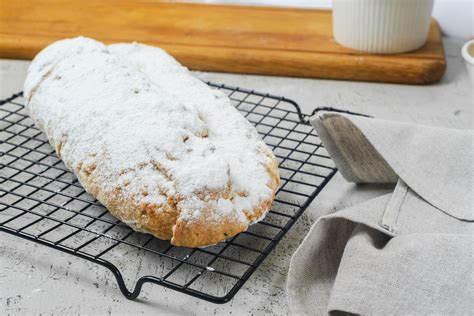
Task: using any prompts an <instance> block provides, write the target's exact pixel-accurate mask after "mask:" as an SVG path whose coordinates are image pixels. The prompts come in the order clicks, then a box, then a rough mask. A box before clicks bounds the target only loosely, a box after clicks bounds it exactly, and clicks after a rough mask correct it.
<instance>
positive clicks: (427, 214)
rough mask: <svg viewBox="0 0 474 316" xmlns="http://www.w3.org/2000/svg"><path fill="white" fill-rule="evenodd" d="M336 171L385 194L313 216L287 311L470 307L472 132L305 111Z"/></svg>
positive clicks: (297, 258)
mask: <svg viewBox="0 0 474 316" xmlns="http://www.w3.org/2000/svg"><path fill="white" fill-rule="evenodd" d="M312 124H313V126H314V127H315V128H316V130H317V132H318V135H319V136H320V138H321V140H322V142H323V144H324V145H325V147H326V149H327V150H328V152H329V154H330V155H331V157H332V158H333V160H334V161H335V163H336V166H337V167H338V168H339V170H340V172H341V174H342V175H343V176H344V177H345V178H346V179H347V180H348V181H351V182H356V183H395V182H396V183H397V185H396V187H395V190H394V192H393V193H391V194H388V195H384V196H382V197H379V198H376V199H373V200H370V201H368V202H365V203H363V204H361V205H357V206H354V207H351V208H348V209H345V210H342V211H339V212H336V213H334V214H330V215H327V216H324V217H321V218H320V219H319V220H318V221H317V222H316V223H315V224H314V226H313V227H312V228H311V230H310V232H309V233H308V235H307V236H306V238H305V240H304V241H303V243H302V244H301V245H300V247H299V248H298V250H297V251H296V252H295V254H294V255H293V258H292V260H291V264H290V271H289V274H288V285H287V294H288V303H289V307H290V311H291V312H292V313H293V314H295V315H296V314H326V313H328V312H336V311H338V312H349V313H355V314H381V313H384V314H387V313H388V314H414V313H415V314H433V313H437V314H453V313H455V314H469V313H472V311H473V310H474V306H473V303H472V302H473V298H474V296H473V295H474V289H473V280H472V276H473V260H472V259H473V257H472V256H473V231H472V229H473V226H472V225H473V220H474V212H473V197H472V191H473V173H474V172H473V151H474V149H473V147H474V133H473V131H462V130H454V129H446V128H434V127H427V126H421V125H410V124H405V123H398V122H390V121H383V120H377V119H371V118H365V117H358V116H350V115H342V114H335V113H324V114H322V115H318V116H315V117H313V118H312Z"/></svg>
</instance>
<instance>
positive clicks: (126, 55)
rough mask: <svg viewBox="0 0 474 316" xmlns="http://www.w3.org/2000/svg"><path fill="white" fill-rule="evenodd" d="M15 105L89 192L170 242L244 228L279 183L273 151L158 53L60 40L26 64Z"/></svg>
mask: <svg viewBox="0 0 474 316" xmlns="http://www.w3.org/2000/svg"><path fill="white" fill-rule="evenodd" d="M24 97H25V100H26V108H27V110H28V113H29V115H30V116H31V118H32V119H33V121H34V123H35V125H36V126H37V127H38V128H39V129H40V130H41V131H43V132H44V133H45V134H46V136H47V138H48V140H49V142H50V143H51V145H52V146H53V147H54V149H55V150H56V153H57V155H58V157H59V158H60V159H61V160H62V161H63V162H64V164H65V165H66V167H67V168H68V169H69V170H71V171H73V172H74V174H75V175H76V176H77V178H78V179H79V181H80V183H81V184H82V186H83V187H84V188H85V190H86V191H87V192H88V193H90V194H91V195H92V196H94V197H95V198H97V200H98V201H100V202H101V203H102V204H103V205H104V206H105V207H106V208H107V209H108V210H109V211H110V212H111V214H112V215H114V216H115V217H117V218H118V219H120V220H121V221H122V222H123V223H125V224H127V225H128V226H130V227H131V228H133V229H134V230H136V231H140V232H145V233H150V234H152V235H154V236H156V237H158V238H160V239H164V240H170V241H171V243H172V244H173V245H176V246H186V247H201V246H207V245H212V244H216V243H218V242H220V241H223V240H225V239H228V238H230V237H232V236H235V235H236V234H238V233H240V232H242V231H245V230H246V229H247V228H248V226H249V225H250V224H253V223H255V222H257V221H259V220H261V219H262V218H263V217H264V216H265V214H266V213H267V212H268V210H269V209H270V206H271V203H272V201H273V199H274V196H275V192H276V190H277V189H278V186H279V184H280V178H279V174H278V168H277V161H276V159H275V157H274V155H273V153H272V151H271V150H270V149H269V148H268V147H267V146H266V145H265V143H264V142H263V141H262V140H261V139H260V137H259V135H258V133H257V131H256V129H255V128H254V127H253V126H252V125H251V124H250V123H249V122H248V121H247V120H246V119H245V118H244V117H243V116H242V115H241V114H240V113H239V112H238V111H237V110H236V109H235V107H234V106H232V104H231V102H230V100H229V98H228V97H227V96H226V95H225V94H224V93H222V92H220V91H217V90H213V89H211V88H210V87H209V86H208V85H206V84H205V83H203V82H201V81H200V80H199V79H197V78H195V77H193V76H192V75H191V74H190V73H189V71H188V70H187V69H186V68H185V67H183V66H181V65H180V64H179V63H178V62H177V61H176V60H175V59H174V58H173V57H171V56H170V55H168V54H167V53H166V52H165V51H163V50H162V49H159V48H156V47H151V46H146V45H141V44H114V45H109V46H106V45H104V44H102V43H100V42H98V41H95V40H93V39H90V38H84V37H78V38H73V39H66V40H62V41H58V42H56V43H53V44H52V45H50V46H48V47H47V48H45V49H44V50H43V51H41V52H40V53H39V54H38V55H37V56H36V57H35V59H34V60H33V62H32V64H31V65H30V67H29V69H28V75H27V78H26V81H25V85H24Z"/></svg>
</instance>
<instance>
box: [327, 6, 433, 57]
mask: <svg viewBox="0 0 474 316" xmlns="http://www.w3.org/2000/svg"><path fill="white" fill-rule="evenodd" d="M433 2H434V0H333V33H334V39H335V40H336V42H338V43H339V44H341V45H343V46H346V47H349V48H352V49H356V50H360V51H365V52H369V53H384V54H393V53H402V52H408V51H413V50H416V49H418V48H420V47H421V46H423V45H424V44H425V42H426V39H427V37H428V31H429V27H430V20H431V12H432V9H433Z"/></svg>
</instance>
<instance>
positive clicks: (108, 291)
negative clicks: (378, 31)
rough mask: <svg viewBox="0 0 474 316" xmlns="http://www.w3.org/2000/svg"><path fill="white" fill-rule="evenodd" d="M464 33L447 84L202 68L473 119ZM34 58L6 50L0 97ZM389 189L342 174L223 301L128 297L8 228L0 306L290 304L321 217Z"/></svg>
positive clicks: (281, 89) (98, 310)
mask: <svg viewBox="0 0 474 316" xmlns="http://www.w3.org/2000/svg"><path fill="white" fill-rule="evenodd" d="M462 43H463V41H462V40H457V39H445V47H446V54H447V61H448V70H447V73H446V74H445V76H444V78H443V80H442V81H441V82H440V83H439V84H435V85H430V86H408V85H394V84H375V83H360V82H347V81H332V80H313V79H297V78H281V77H264V76H249V75H232V74H218V73H198V76H200V77H201V78H203V79H205V80H211V81H213V82H217V83H226V84H229V85H235V86H240V87H242V88H249V89H254V90H256V91H261V92H268V93H271V94H276V95H281V96H285V97H287V98H290V99H293V100H295V101H296V102H298V103H299V105H300V106H301V108H302V110H303V111H304V112H306V113H308V112H310V111H311V110H312V109H313V108H314V107H316V106H331V107H337V108H341V109H348V110H352V111H357V112H362V113H366V114H370V115H373V116H375V117H378V118H385V119H393V120H401V121H407V122H416V123H422V124H428V125H437V126H445V127H454V128H461V129H466V128H470V129H472V128H473V109H474V98H473V91H474V89H473V85H472V83H471V82H470V81H469V78H468V76H467V72H466V69H465V66H464V63H463V60H462V58H461V55H460V51H461V45H462ZM28 64H29V63H28V62H26V61H13V60H0V99H3V98H5V97H8V96H10V95H11V94H13V93H15V92H18V91H20V90H21V88H22V84H23V80H24V78H25V73H26V69H27V67H28ZM387 190H388V188H379V189H374V187H371V186H358V187H357V186H355V185H352V184H348V183H346V182H345V181H344V180H343V179H342V177H340V176H339V174H337V175H336V176H335V177H334V178H333V180H332V181H331V182H330V183H329V184H328V185H327V187H326V188H325V189H324V190H323V192H322V193H321V194H320V195H319V196H318V197H317V198H316V199H315V201H314V202H313V203H312V205H311V206H310V208H309V209H308V211H307V212H306V213H305V214H304V215H303V216H302V218H300V220H299V221H298V222H297V224H296V225H295V226H294V227H293V229H291V230H290V232H289V233H288V234H287V236H286V237H285V238H284V239H283V240H282V241H281V243H280V244H279V245H278V246H277V247H276V249H275V250H274V251H273V253H272V254H271V255H270V256H269V257H268V258H267V259H266V260H265V262H264V263H263V264H262V265H261V266H260V268H259V269H258V270H257V271H256V272H255V274H254V275H253V276H252V277H251V278H250V280H249V281H248V282H247V283H246V284H245V285H244V286H243V288H242V289H241V290H240V292H239V293H238V294H237V295H236V296H235V298H234V299H233V300H232V301H231V302H230V303H227V304H224V305H215V304H212V303H208V302H205V301H202V300H199V299H195V298H192V297H190V296H187V295H184V294H181V293H178V292H175V291H172V290H168V289H165V288H163V287H161V286H157V285H150V284H147V285H145V286H144V288H143V290H142V293H141V295H140V300H139V301H128V300H127V299H125V298H124V296H122V294H121V293H120V291H119V290H118V288H117V286H116V283H115V279H114V277H113V275H112V274H111V273H110V272H109V271H108V270H106V269H105V268H102V267H99V266H97V265H95V264H93V263H90V262H87V261H85V260H81V259H78V258H75V257H72V256H70V255H67V254H64V253H61V252H59V251H56V250H53V249H49V248H47V247H44V246H40V245H37V244H34V243H32V242H28V241H25V240H23V239H20V238H18V237H14V236H11V235H8V234H6V233H0V314H2V315H5V314H8V313H12V314H18V313H35V314H40V313H41V314H51V313H55V314H63V313H73V314H76V313H84V314H95V315H97V314H110V313H113V314H189V315H191V314H198V315H201V314H205V315H212V314H214V315H223V314H237V315H242V314H264V313H265V314H268V313H272V314H286V313H287V303H286V297H285V282H286V275H287V271H288V264H289V260H290V257H291V254H292V253H293V252H294V251H295V249H296V248H297V246H298V245H299V243H300V242H301V240H302V239H303V238H304V236H305V234H306V233H307V231H308V229H309V228H310V226H311V224H312V223H313V222H314V220H315V219H316V218H317V217H318V216H321V215H323V214H327V213H329V212H332V211H334V210H335V209H341V208H343V207H346V206H349V205H352V204H356V203H359V202H361V201H364V200H367V199H369V198H371V197H373V196H376V195H379V194H382V193H384V192H387ZM130 264H133V260H131V261H130Z"/></svg>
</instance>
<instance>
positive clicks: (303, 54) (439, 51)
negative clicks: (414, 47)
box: [0, 0, 446, 84]
mask: <svg viewBox="0 0 474 316" xmlns="http://www.w3.org/2000/svg"><path fill="white" fill-rule="evenodd" d="M77 35H84V36H90V37H93V38H96V39H98V40H100V41H104V42H106V43H113V42H122V41H125V42H130V41H137V42H142V43H146V44H150V45H156V46H160V47H162V48H164V49H166V50H167V51H168V52H169V53H171V54H172V55H173V56H175V57H176V58H177V59H178V60H179V61H180V62H181V63H183V64H184V65H186V66H188V67H189V68H191V69H196V70H207V71H222V72H236V73H248V74H265V75H279V76H296V77H310V78H328V79H347V80H362V81H377V82H396V83H408V84H428V83H433V82H437V81H439V80H440V79H441V77H442V76H443V74H444V71H445V68H446V60H445V57H444V50H443V44H442V41H441V35H440V31H439V28H438V26H437V24H436V22H435V21H433V22H432V24H431V29H430V34H429V39H428V42H427V43H426V45H425V46H424V47H423V48H421V49H420V50H418V51H416V52H413V53H409V54H399V55H385V56H384V55H369V54H364V53H361V52H357V51H353V50H350V49H346V48H344V47H342V46H340V45H338V44H337V43H335V42H334V40H333V38H332V28H331V12H330V11H324V10H313V9H311V10H309V9H292V8H273V7H249V6H229V5H202V4H187V3H170V2H160V1H143V0H141V1H140V0H137V1H97V0H88V1H60V0H41V1H40V0H16V1H11V0H0V57H5V58H19V59H32V58H33V57H34V56H35V54H36V53H38V52H39V51H40V50H41V49H42V48H44V47H45V46H46V45H48V44H50V43H52V42H54V41H56V40H58V39H62V38H65V37H73V36H77Z"/></svg>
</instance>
